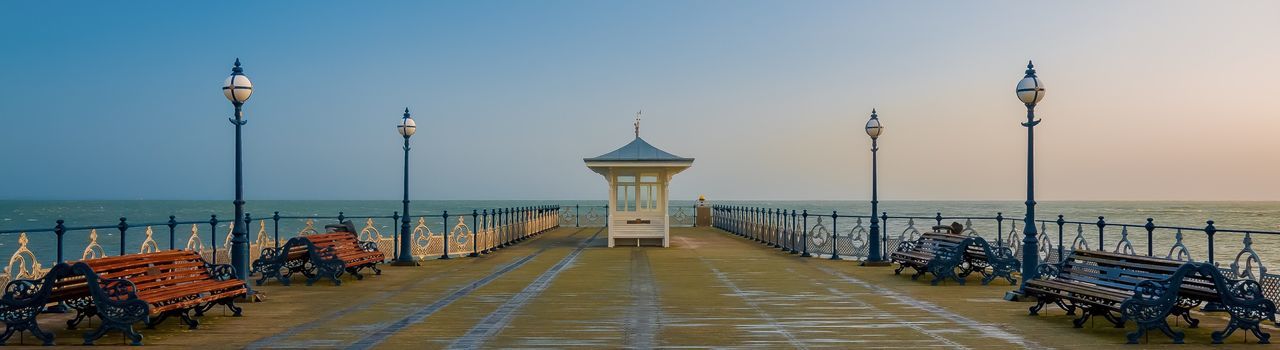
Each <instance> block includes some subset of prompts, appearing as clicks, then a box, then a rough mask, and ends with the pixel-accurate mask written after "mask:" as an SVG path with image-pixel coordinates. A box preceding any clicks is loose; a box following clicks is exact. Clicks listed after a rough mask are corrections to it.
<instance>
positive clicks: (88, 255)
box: [80, 229, 107, 260]
mask: <svg viewBox="0 0 1280 350" xmlns="http://www.w3.org/2000/svg"><path fill="white" fill-rule="evenodd" d="M105 256H107V252H106V251H105V250H103V249H102V245H101V244H98V230H97V229H92V230H89V244H88V245H86V246H85V247H84V252H83V253H80V260H88V259H97V258H101V257H105Z"/></svg>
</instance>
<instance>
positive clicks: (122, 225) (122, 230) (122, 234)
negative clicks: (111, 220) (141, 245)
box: [116, 217, 129, 255]
mask: <svg viewBox="0 0 1280 350" xmlns="http://www.w3.org/2000/svg"><path fill="white" fill-rule="evenodd" d="M124 220H125V219H124V218H123V217H122V218H120V223H119V224H116V228H119V229H120V255H125V251H124V238H125V235H126V231H128V230H129V223H127V222H125V221H124Z"/></svg>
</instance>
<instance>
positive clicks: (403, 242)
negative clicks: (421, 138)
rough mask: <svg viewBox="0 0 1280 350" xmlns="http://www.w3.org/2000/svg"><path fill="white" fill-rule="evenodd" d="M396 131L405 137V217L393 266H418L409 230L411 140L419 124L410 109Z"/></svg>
mask: <svg viewBox="0 0 1280 350" xmlns="http://www.w3.org/2000/svg"><path fill="white" fill-rule="evenodd" d="M396 131H399V132H400V136H404V201H403V202H401V203H403V204H404V208H403V210H404V217H403V218H401V219H400V257H399V258H397V259H396V262H395V263H394V264H393V265H396V266H418V260H417V259H414V257H413V249H412V246H411V245H412V244H413V231H411V230H410V229H409V217H410V216H411V215H409V138H410V137H413V134H414V133H415V132H418V124H417V123H414V122H413V118H411V117H409V107H405V108H404V118H402V119H400V125H397V126H396Z"/></svg>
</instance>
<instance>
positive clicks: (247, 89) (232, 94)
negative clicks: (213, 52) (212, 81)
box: [222, 58, 253, 104]
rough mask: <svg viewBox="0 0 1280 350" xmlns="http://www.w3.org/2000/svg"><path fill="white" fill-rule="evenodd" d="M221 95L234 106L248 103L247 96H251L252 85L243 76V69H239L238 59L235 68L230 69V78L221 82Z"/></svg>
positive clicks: (246, 77)
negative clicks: (234, 104)
mask: <svg viewBox="0 0 1280 350" xmlns="http://www.w3.org/2000/svg"><path fill="white" fill-rule="evenodd" d="M222 94H223V95H224V96H226V97H227V100H228V101H231V103H236V104H241V103H244V102H245V101H248V100H249V96H250V95H253V83H252V82H250V81H249V77H248V76H245V75H244V69H241V68H240V59H239V58H237V59H236V64H235V67H233V68H231V76H229V77H227V80H226V81H223V82H222Z"/></svg>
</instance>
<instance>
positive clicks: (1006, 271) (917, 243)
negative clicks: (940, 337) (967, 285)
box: [889, 232, 1017, 285]
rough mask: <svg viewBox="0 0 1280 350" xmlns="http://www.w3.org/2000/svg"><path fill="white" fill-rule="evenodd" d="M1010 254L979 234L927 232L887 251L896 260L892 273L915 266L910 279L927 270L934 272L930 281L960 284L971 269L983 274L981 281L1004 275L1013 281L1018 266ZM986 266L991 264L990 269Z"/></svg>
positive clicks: (935, 283) (890, 259)
mask: <svg viewBox="0 0 1280 350" xmlns="http://www.w3.org/2000/svg"><path fill="white" fill-rule="evenodd" d="M1010 255H1012V254H1009V253H1006V254H1000V253H999V252H997V251H995V250H993V249H992V247H991V245H990V244H987V241H986V240H984V239H982V237H978V236H964V235H956V234H950V233H942V232H929V233H925V234H923V235H921V236H920V238H919V239H916V240H914V241H905V242H901V243H899V244H898V247H897V249H896V250H895V251H894V252H893V253H892V254H890V255H889V261H890V262H896V263H898V268H897V269H895V270H894V271H893V273H894V274H901V273H902V270H905V269H906V268H908V267H910V268H913V269H915V270H916V273H915V274H913V275H911V279H917V278H919V277H920V276H923V275H924V274H925V273H926V272H927V273H931V274H933V280H932V281H930V284H933V285H937V284H938V282H941V281H943V280H945V279H947V278H951V279H953V280H955V281H956V282H958V283H960V284H962V285H963V284H964V282H965V281H964V277H965V276H968V275H969V274H971V273H973V272H979V273H981V274H982V275H983V276H984V278H983V279H982V284H984V285H985V284H988V283H990V282H991V280H993V279H995V278H996V277H1004V278H1005V279H1007V280H1009V283H1010V284H1013V283H1016V282H1015V280H1014V279H1013V276H1012V273H1013V271H1014V270H1016V269H1017V267H1016V266H1017V260H1016V259H1014V258H1012V257H1011V256H1010ZM988 268H991V271H990V272H988V271H987V269H988Z"/></svg>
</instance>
